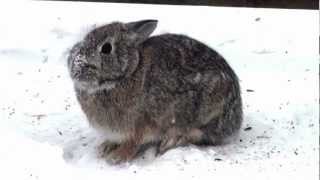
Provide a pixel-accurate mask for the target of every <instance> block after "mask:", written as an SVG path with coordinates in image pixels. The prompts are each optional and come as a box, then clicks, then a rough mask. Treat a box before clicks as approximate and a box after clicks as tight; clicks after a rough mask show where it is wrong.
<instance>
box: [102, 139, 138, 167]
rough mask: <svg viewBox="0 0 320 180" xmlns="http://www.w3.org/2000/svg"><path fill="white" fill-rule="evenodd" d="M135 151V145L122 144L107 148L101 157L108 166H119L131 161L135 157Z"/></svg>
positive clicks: (129, 143)
mask: <svg viewBox="0 0 320 180" xmlns="http://www.w3.org/2000/svg"><path fill="white" fill-rule="evenodd" d="M137 150H138V148H137V146H136V145H135V143H131V142H124V143H122V144H116V145H114V146H107V147H106V151H104V156H103V157H104V158H105V159H106V161H107V162H108V163H110V164H120V163H123V162H128V161H131V160H132V159H133V158H134V157H135V156H136V154H137V152H138V151H137Z"/></svg>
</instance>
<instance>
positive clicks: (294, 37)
mask: <svg viewBox="0 0 320 180" xmlns="http://www.w3.org/2000/svg"><path fill="white" fill-rule="evenodd" d="M0 4H1V6H0V82H1V85H0V102H1V103H0V169H1V179H12V180H14V179H17V180H22V179H45V180H50V179H77V180H85V179H95V180H100V179H111V178H115V179H128V178H131V179H144V180H145V179H151V178H152V179H163V178H170V179H171V178H172V179H178V178H179V179H183V180H186V179H217V178H221V179H224V180H228V179H235V178H236V179H239V178H240V179H260V180H265V179H280V178H282V179H291V180H294V179H299V180H300V179H301V178H304V179H308V180H313V179H314V180H315V179H318V177H319V54H318V51H319V41H318V40H319V14H318V11H316V10H284V9H250V8H221V7H219V8H217V7H192V6H168V5H133V4H131V5H129V4H111V3H105V4H104V3H72V2H35V1H34V2H25V3H23V2H22V3H21V2H20V3H19V4H13V3H5V2H2V3H0ZM141 19H158V20H159V24H158V28H157V30H156V32H155V33H154V34H161V33H165V32H171V33H182V34H187V35H189V36H191V37H194V38H196V39H198V40H200V41H203V42H205V43H206V44H208V45H209V46H211V47H212V48H214V49H216V50H217V51H218V52H219V53H221V54H222V55H223V56H224V57H225V58H226V59H227V61H228V62H229V63H230V65H231V66H232V67H233V69H234V70H235V71H236V73H237V74H238V76H239V77H240V80H241V86H242V96H243V101H244V123H243V128H242V130H241V134H240V137H239V138H238V139H237V140H236V142H233V143H231V144H228V145H224V146H217V147H208V148H198V147H195V146H189V147H184V148H177V149H173V150H170V151H168V152H167V153H166V154H164V155H163V156H161V157H157V158H155V157H153V156H152V155H151V154H152V152H151V151H149V152H147V154H146V155H145V156H144V157H143V158H140V159H137V160H135V161H134V162H131V163H127V164H122V165H119V166H110V165H108V164H106V163H105V162H104V160H103V159H101V158H99V157H98V155H97V153H96V146H97V144H98V142H99V140H101V139H99V136H97V135H96V134H95V133H94V132H93V131H92V130H91V129H90V128H89V127H88V124H87V122H86V120H85V117H84V114H83V113H82V112H81V110H80V107H79V105H78V103H77V102H76V99H75V95H74V92H73V87H72V83H71V80H70V78H69V76H68V72H67V68H66V57H67V53H68V49H69V48H70V47H71V46H72V45H73V44H74V43H75V42H77V41H79V40H80V39H81V38H82V37H83V35H84V34H85V33H86V32H88V31H89V30H90V29H91V28H92V27H93V26H95V25H101V24H105V23H109V22H112V21H124V22H129V21H135V20H141Z"/></svg>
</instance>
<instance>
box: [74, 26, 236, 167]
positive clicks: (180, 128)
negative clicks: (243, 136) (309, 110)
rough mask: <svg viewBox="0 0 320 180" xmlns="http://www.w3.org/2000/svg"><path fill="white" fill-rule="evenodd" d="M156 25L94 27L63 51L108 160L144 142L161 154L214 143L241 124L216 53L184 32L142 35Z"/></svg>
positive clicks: (231, 80)
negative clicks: (102, 139)
mask: <svg viewBox="0 0 320 180" xmlns="http://www.w3.org/2000/svg"><path fill="white" fill-rule="evenodd" d="M156 25H157V21H156V20H144V21H138V22H131V23H121V22H114V23H111V24H108V25H105V26H101V27H98V28H96V29H94V30H92V31H91V32H90V33H88V34H87V36H86V37H85V38H84V40H82V41H81V42H79V43H77V44H76V45H75V46H74V47H73V48H72V50H71V52H70V56H69V58H68V68H69V72H70V75H71V78H72V79H73V82H74V87H75V91H76V95H77V98H78V101H79V103H80V105H81V107H82V110H83V111H84V112H85V114H86V116H87V119H88V121H89V123H90V124H91V125H92V126H93V127H94V128H96V129H98V130H99V131H101V132H103V133H105V134H106V142H105V143H104V144H103V149H104V154H103V156H104V157H105V158H106V159H107V160H108V162H111V163H119V162H124V161H130V160H132V159H133V158H135V157H136V156H137V154H139V153H140V152H141V151H142V150H143V149H145V148H143V147H145V146H146V145H150V146H152V145H154V146H156V147H157V153H158V154H162V153H164V152H165V151H166V150H168V149H170V148H174V147H177V146H183V145H187V144H196V145H217V144H221V143H224V142H225V140H226V139H228V138H229V137H232V136H233V135H234V134H236V133H237V132H238V130H239V128H240V126H241V122H242V102H241V95H240V86H239V82H238V78H237V76H236V74H235V73H234V71H233V70H232V69H231V67H230V66H229V65H228V63H227V62H226V61H225V60H224V58H223V57H222V56H220V55H219V54H218V53H217V52H215V51H214V50H212V49H210V48H209V47H208V46H206V45H204V44H203V43H201V42H199V41H197V40H195V39H192V38H190V37H187V36H184V35H177V34H163V35H158V36H152V37H149V36H150V34H151V33H152V32H153V31H154V29H155V28H156ZM107 43H109V44H107ZM110 45H111V46H110ZM110 47H111V48H110Z"/></svg>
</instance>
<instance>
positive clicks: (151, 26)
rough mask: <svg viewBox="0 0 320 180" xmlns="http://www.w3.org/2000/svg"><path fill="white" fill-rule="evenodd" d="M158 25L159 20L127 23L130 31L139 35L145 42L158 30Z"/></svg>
mask: <svg viewBox="0 0 320 180" xmlns="http://www.w3.org/2000/svg"><path fill="white" fill-rule="evenodd" d="M157 24H158V21H157V20H142V21H136V22H130V23H127V24H126V25H127V27H128V29H129V30H131V31H133V32H135V33H137V35H138V36H139V37H140V38H142V39H143V40H145V39H147V38H148V37H149V36H150V34H151V33H152V32H153V31H154V30H155V29H156V27H157Z"/></svg>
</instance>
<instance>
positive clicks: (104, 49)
mask: <svg viewBox="0 0 320 180" xmlns="http://www.w3.org/2000/svg"><path fill="white" fill-rule="evenodd" d="M111 50H112V45H111V44H110V43H108V42H107V43H105V44H104V45H102V47H101V50H100V52H101V53H102V54H110V52H111Z"/></svg>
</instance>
